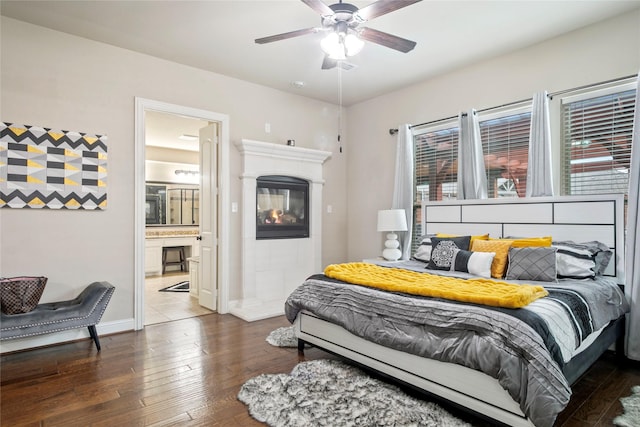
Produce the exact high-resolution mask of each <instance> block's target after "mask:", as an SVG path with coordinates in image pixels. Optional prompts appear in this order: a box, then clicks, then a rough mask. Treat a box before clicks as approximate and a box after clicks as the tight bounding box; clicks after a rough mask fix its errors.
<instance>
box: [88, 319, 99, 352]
mask: <svg viewBox="0 0 640 427" xmlns="http://www.w3.org/2000/svg"><path fill="white" fill-rule="evenodd" d="M89 335H91V339H92V340H93V342H95V343H96V348H97V349H98V351H100V339H99V338H98V331H96V325H91V326H89Z"/></svg>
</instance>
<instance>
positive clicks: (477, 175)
mask: <svg viewBox="0 0 640 427" xmlns="http://www.w3.org/2000/svg"><path fill="white" fill-rule="evenodd" d="M458 125H459V126H460V136H459V138H458V199H486V198H487V176H486V173H485V169H484V155H483V154H482V142H481V141H480V123H479V122H478V114H477V112H476V110H470V111H469V112H468V113H460V115H459V116H458Z"/></svg>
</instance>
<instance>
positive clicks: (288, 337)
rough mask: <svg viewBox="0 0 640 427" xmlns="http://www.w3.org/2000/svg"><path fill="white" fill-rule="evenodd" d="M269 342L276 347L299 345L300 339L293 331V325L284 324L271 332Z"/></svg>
mask: <svg viewBox="0 0 640 427" xmlns="http://www.w3.org/2000/svg"><path fill="white" fill-rule="evenodd" d="M267 342H268V343H269V344H271V345H273V346H276V347H297V346H298V339H297V338H296V336H295V335H294V333H293V326H284V327H282V328H278V329H276V330H275V331H273V332H271V333H270V334H269V336H267Z"/></svg>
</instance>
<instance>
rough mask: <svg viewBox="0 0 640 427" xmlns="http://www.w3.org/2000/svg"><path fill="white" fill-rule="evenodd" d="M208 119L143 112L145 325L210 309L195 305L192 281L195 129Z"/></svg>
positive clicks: (196, 208) (196, 230)
mask: <svg viewBox="0 0 640 427" xmlns="http://www.w3.org/2000/svg"><path fill="white" fill-rule="evenodd" d="M209 125H210V123H209V122H208V121H206V120H201V119H198V118H193V117H186V116H181V115H177V114H172V113H166V112H159V111H147V112H146V114H145V283H144V303H145V316H144V324H145V325H151V324H155V323H163V322H168V321H172V320H178V319H186V318H190V317H194V316H200V315H203V314H210V313H212V311H211V310H209V309H207V308H205V307H203V306H201V305H200V303H199V299H198V287H197V285H198V277H197V276H198V274H199V272H198V269H199V258H200V253H199V240H198V239H199V236H200V220H199V217H200V193H201V188H200V179H199V177H200V164H201V161H200V144H199V132H200V129H202V128H205V127H207V126H209ZM208 172H209V171H207V173H208ZM211 172H213V173H215V171H211Z"/></svg>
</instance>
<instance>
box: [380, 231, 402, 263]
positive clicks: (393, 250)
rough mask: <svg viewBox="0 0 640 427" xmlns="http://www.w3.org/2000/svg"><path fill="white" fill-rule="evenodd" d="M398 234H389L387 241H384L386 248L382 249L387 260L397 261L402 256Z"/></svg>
mask: <svg viewBox="0 0 640 427" xmlns="http://www.w3.org/2000/svg"><path fill="white" fill-rule="evenodd" d="M399 246H400V242H398V235H397V234H396V233H389V234H387V241H386V242H384V247H385V248H386V249H385V250H383V251H382V257H383V258H384V259H386V260H387V261H397V260H399V259H400V257H402V251H401V250H400V249H398V247H399Z"/></svg>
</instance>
